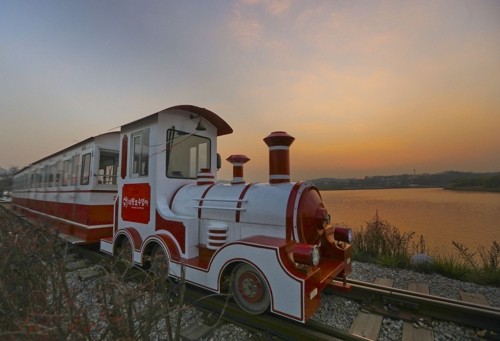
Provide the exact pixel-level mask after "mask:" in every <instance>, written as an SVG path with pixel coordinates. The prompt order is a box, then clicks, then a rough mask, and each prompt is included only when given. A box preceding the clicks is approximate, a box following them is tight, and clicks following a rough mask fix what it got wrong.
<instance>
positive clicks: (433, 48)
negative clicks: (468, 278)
mask: <svg viewBox="0 0 500 341" xmlns="http://www.w3.org/2000/svg"><path fill="white" fill-rule="evenodd" d="M180 104H192V105H197V106H200V107H204V108H207V109H209V110H211V111H213V112H215V113H216V114H218V115H219V116H221V117H222V118H223V119H224V120H226V122H227V123H228V124H229V125H230V126H231V127H232V128H233V130H234V132H233V134H231V135H226V136H222V137H220V139H219V141H218V147H219V153H220V154H221V156H222V159H223V160H225V159H226V158H227V157H228V156H229V155H231V154H244V155H246V156H248V157H249V158H250V159H251V161H249V162H248V163H247V164H246V165H245V170H244V173H245V179H246V180H247V181H267V179H268V173H269V168H268V150H267V146H266V145H265V143H264V142H263V138H264V137H266V136H267V135H268V134H269V133H271V132H273V131H286V132H287V133H289V134H290V135H292V136H294V137H295V142H294V143H293V144H292V146H291V148H290V168H291V178H292V180H294V181H296V180H307V179H316V178H322V177H336V178H351V177H356V178H359V177H364V176H372V175H392V174H406V173H413V170H415V172H416V173H417V174H421V173H435V172H441V171H447V170H458V171H475V172H489V171H500V1H496V0H491V1H483V0H473V1H462V0H454V1H448V0H432V1H426V0H416V1H412V0H408V1H399V0H397V1H375V0H370V1H336V0H323V1H321V0H309V1H303V0H240V1H237V0H236V1H229V0H220V1H202V0H197V1H194V0H193V1H190V0H183V1H173V0H163V1H139V0H120V1H118V0H107V1H102V0H85V1H77V0H60V1H52V0H0V167H3V168H9V167H12V166H17V167H23V166H26V165H28V164H29V163H31V162H33V161H36V160H38V159H40V158H42V157H44V156H47V155H50V154H52V153H54V152H56V151H58V150H60V149H63V148H65V147H67V146H69V145H72V144H74V143H76V142H79V141H81V140H84V139H86V138H88V137H90V136H95V135H98V134H101V133H104V132H107V131H110V130H113V129H114V128H116V127H119V126H120V125H122V124H125V123H129V122H131V121H134V120H136V119H138V118H141V117H144V116H147V115H150V114H152V113H155V112H157V111H160V110H162V109H165V108H168V107H171V106H174V105H180ZM231 177H232V169H231V165H230V164H229V163H228V162H226V161H223V168H222V169H221V170H220V171H219V174H218V178H219V179H231Z"/></svg>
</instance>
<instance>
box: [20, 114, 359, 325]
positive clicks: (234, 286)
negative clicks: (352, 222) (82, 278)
mask: <svg viewBox="0 0 500 341" xmlns="http://www.w3.org/2000/svg"><path fill="white" fill-rule="evenodd" d="M230 133H232V129H231V127H230V126H229V125H228V124H227V123H226V122H225V121H224V120H222V119H221V118H220V117H219V116H217V115H216V114H215V113H213V112H211V111H209V110H206V109H203V108H199V107H195V106H191V105H181V106H175V107H171V108H168V109H165V110H162V111H160V112H158V113H155V114H153V115H150V116H147V117H144V118H142V119H140V120H137V121H135V122H131V123H129V124H126V125H124V126H122V127H121V132H120V136H119V141H117V144H118V145H119V146H120V150H119V167H118V172H116V173H115V174H116V178H117V181H116V184H117V192H116V194H115V197H114V201H111V200H109V201H108V203H107V204H108V205H112V207H113V213H110V212H107V213H106V215H107V216H106V219H109V220H110V221H112V222H113V225H112V226H113V227H112V229H110V230H109V234H108V235H103V236H102V237H103V238H102V239H101V241H100V248H101V251H103V252H107V253H109V254H112V255H120V257H123V258H125V259H127V260H129V261H130V262H131V263H132V264H135V265H137V266H145V267H149V266H153V267H155V268H158V267H159V266H161V268H162V269H166V271H168V273H169V275H170V276H173V277H180V274H181V272H182V271H181V269H182V267H184V270H185V271H184V273H185V279H186V281H187V282H188V283H191V284H194V285H197V286H200V287H202V288H205V289H208V290H211V291H214V292H222V291H223V290H226V289H225V286H224V285H223V283H224V281H225V280H226V279H228V278H233V280H232V283H231V289H230V291H231V293H232V295H233V297H234V299H235V300H236V302H237V303H238V304H239V305H240V306H241V307H242V308H243V309H244V310H245V311H247V312H249V313H253V314H258V313H262V312H264V311H266V310H270V311H271V312H273V313H276V314H280V315H282V316H285V317H287V318H290V319H293V320H296V321H300V322H305V321H307V320H308V319H309V318H310V317H311V316H312V314H313V313H314V312H315V311H316V309H317V308H318V307H319V304H320V292H321V291H322V290H323V289H324V288H325V287H327V286H330V287H333V288H337V289H340V290H348V289H349V287H348V285H347V284H346V282H345V278H346V276H347V275H348V274H349V273H350V272H351V264H350V257H351V246H350V245H349V244H350V241H351V233H350V230H349V229H345V228H335V227H333V226H330V225H329V222H330V216H329V214H328V212H327V210H326V209H325V207H324V205H323V203H322V200H321V195H320V193H319V191H318V190H317V189H316V187H314V185H312V184H311V183H309V182H290V170H289V147H290V145H291V144H292V142H293V141H294V138H293V137H291V136H290V135H288V134H287V133H285V132H274V133H272V134H270V135H269V136H267V137H266V138H265V139H264V141H265V143H266V144H267V145H268V147H269V156H270V157H269V159H270V164H269V183H245V180H244V179H243V164H244V163H245V162H247V161H248V160H249V159H248V158H247V157H246V156H244V155H232V156H230V157H229V158H228V159H227V160H228V161H229V162H230V163H231V164H232V165H233V179H232V181H231V183H230V184H225V183H217V182H216V176H215V174H216V171H217V169H218V168H220V163H221V161H220V158H219V155H218V154H217V137H218V136H221V135H225V134H230ZM21 175H22V174H21ZM19 204H20V205H19V206H22V203H19ZM335 279H340V282H339V281H335Z"/></svg>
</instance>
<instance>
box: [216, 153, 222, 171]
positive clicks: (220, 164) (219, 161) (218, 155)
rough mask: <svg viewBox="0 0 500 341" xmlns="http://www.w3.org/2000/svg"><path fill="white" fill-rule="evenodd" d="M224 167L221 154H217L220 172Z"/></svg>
mask: <svg viewBox="0 0 500 341" xmlns="http://www.w3.org/2000/svg"><path fill="white" fill-rule="evenodd" d="M221 167H222V159H221V157H220V154H219V153H217V170H219V169H220V168H221Z"/></svg>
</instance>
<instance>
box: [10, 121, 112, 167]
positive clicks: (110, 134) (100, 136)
mask: <svg viewBox="0 0 500 341" xmlns="http://www.w3.org/2000/svg"><path fill="white" fill-rule="evenodd" d="M119 134H120V132H119V131H112V132H109V133H103V134H100V135H96V136H92V137H89V138H88V139H85V140H83V141H80V142H77V143H75V144H73V145H71V146H69V147H66V148H64V149H61V150H59V151H57V152H55V153H52V154H50V155H48V156H46V157H44V158H41V159H40V160H37V161H35V162H32V163H30V164H29V165H27V166H26V167H23V168H21V169H20V170H19V171H18V172H17V173H16V174H18V173H21V172H22V171H24V170H25V169H27V168H30V167H32V166H35V165H36V164H37V163H40V162H43V161H45V160H48V159H50V158H52V157H54V156H56V155H59V154H62V153H64V152H66V151H68V150H71V149H74V148H76V147H79V146H82V145H85V144H88V143H91V142H94V141H95V140H96V139H99V138H103V137H106V136H113V135H116V136H119Z"/></svg>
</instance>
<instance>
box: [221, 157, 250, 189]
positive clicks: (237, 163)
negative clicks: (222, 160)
mask: <svg viewBox="0 0 500 341" xmlns="http://www.w3.org/2000/svg"><path fill="white" fill-rule="evenodd" d="M226 160H227V161H229V162H230V163H231V164H232V165H233V180H231V184H233V185H237V184H244V183H245V180H244V179H243V165H244V164H245V163H246V162H248V161H250V159H249V158H248V157H246V156H245V155H231V156H230V157H228V158H227V159H226Z"/></svg>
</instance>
